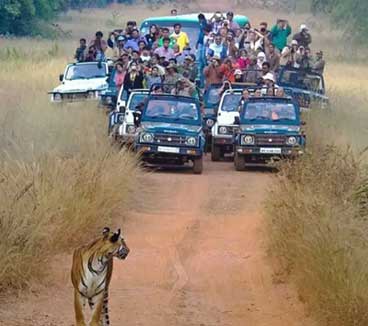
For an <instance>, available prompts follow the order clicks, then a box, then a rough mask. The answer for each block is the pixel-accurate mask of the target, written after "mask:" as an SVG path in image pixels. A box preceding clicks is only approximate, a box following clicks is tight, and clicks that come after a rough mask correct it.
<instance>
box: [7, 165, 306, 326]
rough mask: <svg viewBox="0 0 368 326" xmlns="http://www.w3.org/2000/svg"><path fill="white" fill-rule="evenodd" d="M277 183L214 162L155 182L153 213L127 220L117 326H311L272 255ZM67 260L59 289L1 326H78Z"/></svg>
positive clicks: (117, 281)
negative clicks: (267, 208) (268, 238)
mask: <svg viewBox="0 0 368 326" xmlns="http://www.w3.org/2000/svg"><path fill="white" fill-rule="evenodd" d="M270 175H271V174H270V172H268V171H251V172H244V173H239V172H235V171H234V169H233V165H232V163H230V162H223V163H212V162H209V161H207V162H206V164H205V172H204V174H203V175H201V176H195V175H192V174H191V173H190V172H189V171H188V172H186V171H169V172H167V171H166V172H159V173H153V174H152V175H149V176H148V178H149V180H150V183H152V184H153V187H154V188H155V189H156V190H157V193H156V194H155V195H154V196H153V197H152V196H151V197H152V201H151V202H150V203H149V205H146V206H150V207H145V208H144V209H140V210H139V211H137V212H132V213H130V214H129V216H128V217H127V218H126V219H125V227H124V233H125V235H126V240H127V243H128V245H129V247H130V248H131V254H130V255H129V257H128V259H127V260H126V261H124V262H121V261H116V264H115V269H114V274H113V281H112V286H111V290H110V309H111V312H110V317H111V324H112V326H117V325H124V326H133V325H142V326H143V325H147V326H159V325H160V326H172V325H182V326H184V325H185V326H190V325H193V326H194V325H196V326H205V325H206V326H214V325H218V326H237V325H239V326H245V325H246V326H286V325H289V326H294V325H295V326H296V325H298V326H299V325H300V326H303V325H308V326H310V325H312V324H311V322H310V321H309V320H307V319H306V318H305V316H304V311H303V306H302V305H301V304H300V303H299V302H298V300H297V299H296V297H295V293H294V292H293V291H292V289H290V286H288V285H286V284H282V283H280V282H276V281H275V280H274V277H273V275H274V273H273V269H272V266H271V264H270V260H269V258H268V257H267V256H266V252H265V244H264V239H265V234H264V233H263V224H262V222H263V219H262V215H261V202H262V200H263V199H264V196H265V192H266V189H267V186H268V185H269V183H270V179H271V178H270ZM60 260H61V261H60V263H61V264H60V265H59V267H60V266H62V268H61V269H60V270H59V273H58V274H57V275H58V276H57V277H58V278H59V281H58V284H56V285H55V286H54V285H52V286H50V288H48V289H47V290H43V291H41V294H38V295H31V296H30V297H28V298H27V299H26V300H24V302H23V303H22V304H20V305H17V306H14V305H13V304H12V303H10V304H9V305H6V306H3V307H2V308H0V325H4V326H5V325H7V326H13V325H27V326H28V325H39V326H46V325H47V326H51V325H53V326H66V325H67V326H71V325H73V308H72V289H71V285H70V282H69V267H70V266H69V264H70V258H69V257H68V259H64V258H61V259H60Z"/></svg>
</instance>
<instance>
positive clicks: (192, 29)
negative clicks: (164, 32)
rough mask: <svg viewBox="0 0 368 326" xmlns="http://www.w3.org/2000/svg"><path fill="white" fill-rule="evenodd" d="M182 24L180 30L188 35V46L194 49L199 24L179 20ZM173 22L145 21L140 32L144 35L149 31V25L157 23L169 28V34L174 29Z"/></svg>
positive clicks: (161, 26)
mask: <svg viewBox="0 0 368 326" xmlns="http://www.w3.org/2000/svg"><path fill="white" fill-rule="evenodd" d="M180 23H181V25H182V28H181V30H182V31H183V32H185V33H187V35H188V37H189V42H190V47H191V48H192V49H193V50H194V49H195V45H196V42H197V40H198V36H199V26H198V25H191V24H188V23H187V24H186V23H184V22H180ZM174 24H175V22H159V21H158V22H152V23H150V22H146V23H145V24H144V25H143V26H142V28H141V34H142V35H146V34H148V33H149V27H150V26H151V25H157V26H159V27H160V28H168V29H169V30H170V34H171V33H173V31H174Z"/></svg>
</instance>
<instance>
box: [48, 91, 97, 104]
mask: <svg viewBox="0 0 368 326" xmlns="http://www.w3.org/2000/svg"><path fill="white" fill-rule="evenodd" d="M100 93H101V91H97V90H89V91H85V92H73V93H71V92H70V93H59V92H51V93H49V94H51V102H55V103H61V102H79V101H86V100H91V101H96V100H99V99H100Z"/></svg>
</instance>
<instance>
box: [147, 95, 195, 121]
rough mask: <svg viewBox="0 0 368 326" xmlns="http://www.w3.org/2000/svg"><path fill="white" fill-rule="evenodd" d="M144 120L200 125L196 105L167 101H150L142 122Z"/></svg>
mask: <svg viewBox="0 0 368 326" xmlns="http://www.w3.org/2000/svg"><path fill="white" fill-rule="evenodd" d="M144 118H148V120H157V121H160V120H164V121H167V122H174V123H175V122H178V123H187V124H198V123H200V117H199V113H198V107H197V105H196V103H193V102H181V101H175V100H167V99H165V100H157V99H153V100H150V101H149V102H148V104H147V107H146V109H145V112H144V117H143V120H144Z"/></svg>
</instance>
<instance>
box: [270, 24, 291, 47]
mask: <svg viewBox="0 0 368 326" xmlns="http://www.w3.org/2000/svg"><path fill="white" fill-rule="evenodd" d="M290 34H291V27H290V25H289V23H288V21H287V20H285V19H278V20H277V22H276V25H274V26H273V27H272V28H271V37H272V43H273V45H275V47H276V48H277V49H278V50H279V51H282V49H283V48H284V47H285V46H286V44H287V39H288V37H289V35H290Z"/></svg>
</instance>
